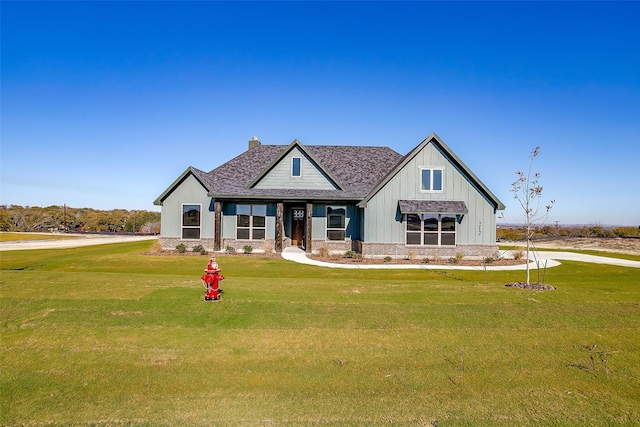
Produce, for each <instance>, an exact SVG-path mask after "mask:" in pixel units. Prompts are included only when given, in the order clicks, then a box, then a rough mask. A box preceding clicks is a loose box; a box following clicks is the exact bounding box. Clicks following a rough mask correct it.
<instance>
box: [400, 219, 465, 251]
mask: <svg viewBox="0 0 640 427" xmlns="http://www.w3.org/2000/svg"><path fill="white" fill-rule="evenodd" d="M407 215H417V216H418V218H420V231H417V230H407V224H408V223H409V222H408V221H407ZM433 216H435V217H437V218H438V231H425V229H424V219H425V217H433ZM443 216H447V217H449V216H450V217H452V218H453V228H454V230H453V231H442V217H443ZM402 219H403V221H404V245H405V246H407V247H414V248H416V247H419V248H434V247H435V248H439V247H447V248H451V247H454V246H456V245H457V243H458V222H457V220H456V216H455V215H452V214H437V213H426V212H425V213H419V214H418V213H416V214H403V218H402ZM407 233H413V234H419V235H420V243H419V244H417V245H416V244H412V243H407ZM425 233H429V234H435V235H437V236H438V244H437V245H426V244H425V243H424V235H425ZM443 233H445V234H453V236H454V240H453V242H454V243H453V245H443V244H442V234H443Z"/></svg>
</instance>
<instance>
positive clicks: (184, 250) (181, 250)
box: [176, 243, 187, 254]
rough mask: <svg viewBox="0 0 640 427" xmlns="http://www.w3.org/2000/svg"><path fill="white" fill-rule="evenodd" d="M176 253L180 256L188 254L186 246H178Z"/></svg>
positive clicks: (181, 244)
mask: <svg viewBox="0 0 640 427" xmlns="http://www.w3.org/2000/svg"><path fill="white" fill-rule="evenodd" d="M176 251H177V252H178V253H179V254H183V253H185V252H187V247H186V246H185V245H184V243H178V244H177V245H176Z"/></svg>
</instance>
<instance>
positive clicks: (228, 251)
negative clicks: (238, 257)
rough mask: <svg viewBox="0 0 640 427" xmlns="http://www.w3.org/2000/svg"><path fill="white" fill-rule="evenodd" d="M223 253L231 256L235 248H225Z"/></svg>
mask: <svg viewBox="0 0 640 427" xmlns="http://www.w3.org/2000/svg"><path fill="white" fill-rule="evenodd" d="M224 251H225V252H226V253H227V254H229V255H233V254H235V253H236V248H234V247H233V246H227V247H226V248H224Z"/></svg>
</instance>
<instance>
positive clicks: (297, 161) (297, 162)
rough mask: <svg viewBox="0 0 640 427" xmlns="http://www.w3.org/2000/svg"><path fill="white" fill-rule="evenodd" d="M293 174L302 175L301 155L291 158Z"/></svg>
mask: <svg viewBox="0 0 640 427" xmlns="http://www.w3.org/2000/svg"><path fill="white" fill-rule="evenodd" d="M291 176H302V159H301V158H300V157H294V158H292V159H291Z"/></svg>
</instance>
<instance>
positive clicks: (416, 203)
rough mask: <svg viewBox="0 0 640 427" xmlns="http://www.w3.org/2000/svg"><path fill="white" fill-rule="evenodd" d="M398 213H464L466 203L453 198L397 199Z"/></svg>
mask: <svg viewBox="0 0 640 427" xmlns="http://www.w3.org/2000/svg"><path fill="white" fill-rule="evenodd" d="M398 207H399V208H400V213H403V214H404V213H450V214H466V213H468V212H469V210H468V209H467V205H465V203H464V202H462V201H454V200H398Z"/></svg>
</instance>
